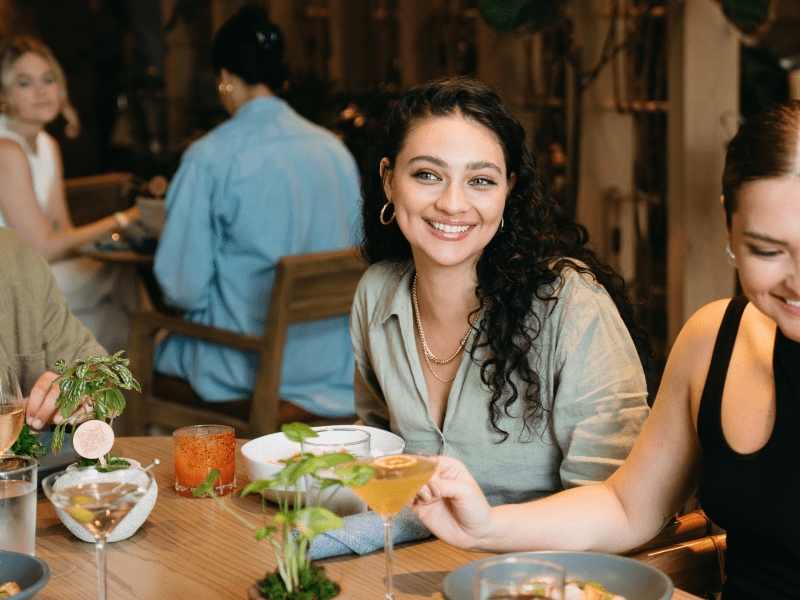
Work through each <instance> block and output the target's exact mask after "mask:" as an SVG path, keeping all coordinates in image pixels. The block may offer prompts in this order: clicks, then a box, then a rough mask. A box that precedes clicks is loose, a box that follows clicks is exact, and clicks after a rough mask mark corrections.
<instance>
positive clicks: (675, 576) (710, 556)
mask: <svg viewBox="0 0 800 600" xmlns="http://www.w3.org/2000/svg"><path fill="white" fill-rule="evenodd" d="M726 541H727V536H726V534H724V533H723V534H719V535H710V536H706V537H702V538H698V539H695V540H690V541H688V542H680V543H678V544H673V545H671V546H665V547H663V548H654V549H652V550H648V551H645V552H642V553H639V554H633V555H629V556H630V557H631V558H635V559H636V560H639V561H641V562H644V563H647V564H649V565H653V566H654V567H656V568H657V569H659V570H661V571H663V572H664V573H666V574H667V575H668V576H669V578H670V579H671V580H672V583H673V585H674V586H675V587H676V588H679V589H681V590H683V591H685V592H689V593H690V594H695V595H697V596H708V595H711V594H716V593H718V592H720V591H722V586H723V584H724V583H725V549H726Z"/></svg>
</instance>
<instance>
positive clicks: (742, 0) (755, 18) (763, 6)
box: [716, 0, 772, 34]
mask: <svg viewBox="0 0 800 600" xmlns="http://www.w3.org/2000/svg"><path fill="white" fill-rule="evenodd" d="M716 1H717V2H718V3H719V4H721V5H722V11H723V12H724V13H725V16H726V17H727V18H728V19H729V20H730V21H731V22H732V23H733V24H734V25H736V27H738V28H739V29H741V30H742V31H743V32H744V33H748V34H749V33H754V32H756V30H758V28H759V27H761V26H762V25H764V24H765V23H766V22H767V21H768V20H769V17H770V14H769V13H770V5H771V4H772V0H716Z"/></svg>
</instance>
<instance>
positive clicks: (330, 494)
mask: <svg viewBox="0 0 800 600" xmlns="http://www.w3.org/2000/svg"><path fill="white" fill-rule="evenodd" d="M311 429H314V430H317V429H361V430H363V431H368V432H369V434H370V448H371V451H372V452H380V453H381V454H400V453H401V452H402V451H403V448H404V447H405V442H404V441H403V438H401V437H400V436H399V435H395V434H394V433H392V432H391V431H386V430H385V429H378V428H377V427H369V426H367V425H328V426H324V427H312V428H311ZM298 452H300V444H298V443H297V442H293V441H291V440H289V438H287V437H286V435H285V434H284V433H283V432H278V433H271V434H269V435H264V436H261V437H259V438H256V439H254V440H250V441H249V442H247V443H246V444H244V445H243V446H242V457H243V458H244V466H245V470H246V471H247V477H248V478H249V479H250V481H259V480H261V479H272V478H273V477H275V475H277V473H278V472H279V471H280V470H281V469H283V468H284V466H285V465H284V464H283V463H282V462H280V461H281V460H286V459H287V458H290V457H292V456H294V455H295V454H297V453H298ZM295 487H296V488H297V491H299V492H300V494H301V497H300V500H301V502H304V503H305V501H306V493H305V492H306V488H307V487H308V488H309V489H308V491H309V494H308V500H309V502H314V501H315V499H316V493H315V490H316V489H317V486H316V485H314V480H313V479H312V478H311V477H304V478H303V479H301V480H299V481H298V482H297V486H291V487H289V489H288V491H284V490H283V489H277V490H275V489H267V490H264V497H265V498H266V499H267V500H271V501H272V502H278V498H279V495H280V497H281V498H283V496H284V495H287V496H288V499H289V501H290V502H293V501H294V493H295ZM321 504H322V505H323V506H325V507H326V508H328V509H329V510H330V511H332V512H333V513H335V514H337V515H339V516H340V517H344V516H347V515H353V514H357V513H362V512H366V511H367V505H366V503H365V502H364V501H363V500H361V498H359V497H358V496H356V495H355V494H354V493H353V492H352V491H351V490H350V489H349V488H346V487H341V486H332V487H330V488H328V489H327V490H325V492H323V495H322V499H321Z"/></svg>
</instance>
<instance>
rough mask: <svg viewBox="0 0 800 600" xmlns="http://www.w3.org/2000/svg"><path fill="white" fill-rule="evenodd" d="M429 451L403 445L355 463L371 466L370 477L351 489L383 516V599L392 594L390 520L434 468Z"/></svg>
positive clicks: (392, 538) (391, 532)
mask: <svg viewBox="0 0 800 600" xmlns="http://www.w3.org/2000/svg"><path fill="white" fill-rule="evenodd" d="M436 461H437V457H436V455H435V454H434V453H433V452H429V451H427V450H423V449H421V448H409V447H408V446H406V447H405V448H404V449H403V453H402V454H382V455H377V453H375V454H373V456H371V457H370V458H368V459H363V460H359V461H358V463H359V464H364V465H369V466H371V467H372V469H373V472H372V477H370V479H369V481H368V482H367V483H366V484H365V485H363V486H360V487H352V488H351V489H352V490H353V492H354V493H355V494H356V495H357V496H358V497H359V498H361V499H362V500H363V501H364V502H366V503H367V505H369V507H370V508H371V509H372V510H374V511H375V512H376V513H378V514H379V515H380V516H381V519H382V520H383V538H384V554H385V556H386V596H385V598H386V600H392V599H393V598H394V583H393V582H392V549H393V545H394V532H393V528H392V524H393V523H394V518H395V516H396V515H397V513H399V512H400V510H401V509H402V508H403V507H404V506H405V505H406V504H407V503H408V501H409V500H411V499H412V498H413V497H414V496H415V495H416V493H417V492H418V491H419V490H420V488H421V487H422V486H423V485H424V484H425V483H426V482H427V481H428V479H430V478H431V475H433V472H434V471H435V470H436Z"/></svg>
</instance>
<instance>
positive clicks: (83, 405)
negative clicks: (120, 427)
mask: <svg viewBox="0 0 800 600" xmlns="http://www.w3.org/2000/svg"><path fill="white" fill-rule="evenodd" d="M123 352H124V351H123V350H120V351H119V352H117V353H115V354H113V355H111V356H87V357H85V358H81V359H78V360H76V361H75V364H73V365H72V366H69V367H68V366H67V365H66V362H65V361H63V360H57V361H56V363H55V364H56V368H57V369H58V373H59V375H60V376H59V378H58V379H56V380H55V382H54V383H56V382H57V383H58V386H59V389H60V393H59V396H58V398H57V399H56V407H57V408H58V409H59V410H60V411H61V416H62V417H63V418H64V420H63V421H62V422H61V423H60V424H59V425H56V427H55V429H54V431H53V441H52V444H51V447H52V450H53V452H58V451H59V450H61V448H62V447H63V444H64V438H65V436H66V432H67V428H68V427H70V426H73V425H75V423H76V422H77V421H78V420H80V418H81V417H84V418H85V422H84V423H83V424H81V425H80V426H78V427H75V428H73V430H72V436H73V437H72V439H73V444H74V445H75V446H76V450H77V451H78V453H79V455H80V459H79V460H78V462H77V463H76V464H75V465H71V466H70V467H67V476H66V477H65V478H63V481H64V482H67V481H70V482H73V483H79V482H80V479H81V477H83V476H85V474H84V473H81V471H80V469H74V470H72V472H71V473H70V470H71V469H73V468H74V467H86V466H92V465H98V463H99V466H98V469H97V470H98V471H101V475H100V477H101V479H104V480H107V481H117V480H118V479H119V477H120V476H119V474H115V473H114V471H117V470H119V469H124V468H127V467H129V466H131V465H134V466H137V467H139V466H141V465H140V464H139V463H138V462H137V461H135V460H133V459H130V458H124V457H119V456H115V455H114V454H112V453H111V447H112V444H113V441H114V433H113V431H112V430H111V425H112V424H113V422H114V419H115V418H116V417H118V416H119V415H120V414H122V411H123V410H124V409H125V396H123V395H122V391H121V389H126V390H131V389H135V390H140V389H141V388H140V386H139V383H138V382H137V381H136V380H135V379H134V378H133V375H132V374H131V371H130V369H128V363H129V360H128V359H127V358H122V354H123ZM76 411H77V412H76ZM73 413H74V415H73ZM98 422H100V423H103V424H104V425H102V426H99V427H100V431H99V432H98V425H97V424H98ZM82 428H89V432H88V433H89V435H88V436H87V437H89V438H93V439H96V438H98V437H103V438H104V440H103V441H101V442H100V443H98V444H94V445H95V446H97V447H99V448H101V451H100V452H98V453H97V454H91V453H88V452H85V451H84V450H82V448H83V449H85V448H86V447H88V446H87V445H86V444H85V442H84V443H81V444H77V443H76V442H77V440H76V437H79V436H81V432H80V429H82ZM84 433H87V432H86V431H84ZM79 446H80V447H79ZM101 455H102V458H98V457H99V456H101ZM64 485H66V483H65V484H64ZM157 496H158V486H157V485H153V486H150V489H149V490H148V492H147V493H146V494H145V496H144V497H143V498H142V499H141V500H140V501H139V502H138V503H137V504H136V506H135V507H134V508H133V509H132V510H131V511H130V512H129V513H128V514H127V515H125V517H124V518H123V519H122V521H120V522H119V523H118V524H117V526H116V527H115V528H114V530H113V531H112V532H111V534H110V535H109V537H108V541H109V542H116V541H119V540H123V539H126V538H128V537H130V536H132V535H133V534H134V533H135V532H136V531H137V530H138V529H139V527H141V526H142V524H143V523H144V522H145V521H146V520H147V517H148V516H149V514H150V511H151V510H152V509H153V506H154V505H155V503H156V498H157ZM56 513H57V514H58V516H59V518H60V519H61V521H62V523H64V525H66V527H67V529H69V530H70V531H71V532H72V533H73V534H74V535H75V536H76V537H78V538H79V539H81V540H83V541H85V542H93V541H94V538H93V537H92V535H91V534H90V533H89V532H88V531H87V530H86V529H85V528H84V527H83V526H82V525H81V524H80V523H79V522H77V521H76V520H75V519H74V518H73V516H72V515H70V514H68V513H67V512H66V511H65V510H63V509H61V508H59V507H56Z"/></svg>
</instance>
